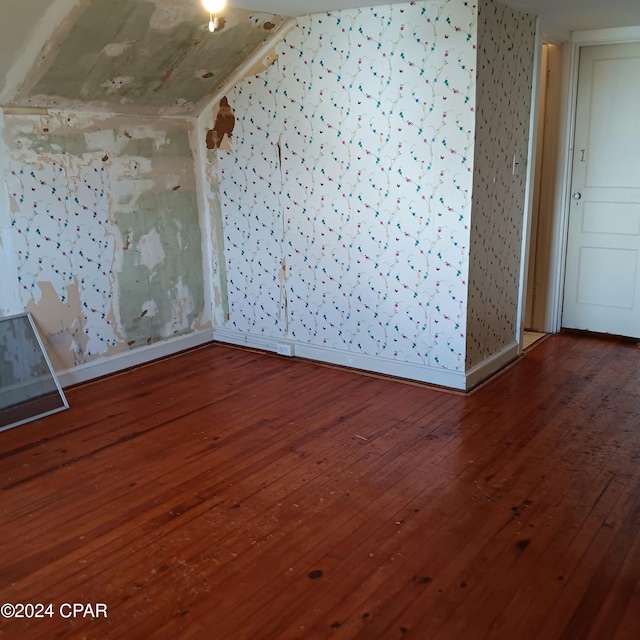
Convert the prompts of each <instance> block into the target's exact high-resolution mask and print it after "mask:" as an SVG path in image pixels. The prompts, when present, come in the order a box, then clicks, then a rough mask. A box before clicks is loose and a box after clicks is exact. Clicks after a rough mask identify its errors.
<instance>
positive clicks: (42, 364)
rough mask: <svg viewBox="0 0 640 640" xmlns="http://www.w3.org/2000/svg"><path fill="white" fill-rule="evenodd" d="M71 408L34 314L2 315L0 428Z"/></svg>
mask: <svg viewBox="0 0 640 640" xmlns="http://www.w3.org/2000/svg"><path fill="white" fill-rule="evenodd" d="M68 408H69V405H68V403H67V399H66V398H65V396H64V393H63V391H62V389H61V388H60V385H59V384H58V380H57V379H56V376H55V373H54V371H53V369H52V367H51V363H50V362H49V358H48V357H47V353H46V351H45V349H44V345H43V344H42V341H41V340H40V336H39V335H38V331H37V329H36V327H35V324H34V323H33V319H32V317H31V314H29V313H23V314H19V315H15V316H9V317H7V318H0V431H5V430H6V429H11V428H12V427H17V426H19V425H21V424H24V423H26V422H30V421H31V420H36V419H38V418H42V417H44V416H48V415H50V414H52V413H57V412H58V411H62V410H64V409H68Z"/></svg>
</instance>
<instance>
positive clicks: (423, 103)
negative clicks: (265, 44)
mask: <svg viewBox="0 0 640 640" xmlns="http://www.w3.org/2000/svg"><path fill="white" fill-rule="evenodd" d="M475 29H476V15H475V9H474V7H473V6H472V4H471V3H469V2H466V1H464V0H445V1H443V2H438V3H436V2H412V3H407V4H401V5H392V6H384V7H376V8H365V9H361V10H353V11H342V12H338V13H331V14H328V15H325V14H323V15H316V16H310V17H305V18H301V19H300V20H299V22H298V27H297V28H296V29H295V30H294V31H293V32H292V33H291V34H289V35H288V36H287V37H286V39H285V40H284V42H283V43H282V44H281V45H280V47H279V48H278V60H277V62H276V63H275V64H274V65H273V66H272V67H270V68H269V70H268V71H266V72H265V73H263V74H262V75H260V76H259V77H253V78H251V79H248V80H246V81H244V82H242V83H241V84H239V85H238V86H237V87H236V88H235V90H234V91H232V92H231V93H229V94H228V95H227V98H228V101H229V104H230V105H231V107H232V109H233V111H234V113H235V119H236V121H235V128H234V130H233V133H232V137H231V151H230V152H227V151H220V152H218V153H217V154H216V156H217V168H216V175H217V180H218V181H219V189H220V198H221V202H222V219H223V226H224V233H223V236H224V238H223V240H224V253H225V257H226V271H227V285H228V292H227V295H228V309H229V321H228V323H227V327H229V328H232V329H234V330H236V331H238V332H240V333H244V334H257V335H266V336H270V337H275V338H289V339H292V340H296V341H300V342H303V343H305V344H311V345H318V346H321V347H329V348H332V349H335V350H340V351H348V352H354V353H359V354H364V355H368V356H377V357H383V358H386V359H389V360H396V361H403V362H407V363H413V364H416V365H418V366H425V367H430V368H435V369H448V370H454V371H464V368H465V345H466V338H465V332H466V327H465V325H466V312H467V309H466V296H467V270H468V254H469V226H470V214H471V188H472V178H473V144H474V126H475V125H474V122H475V112H474V107H475V97H474V94H475V74H476V67H475V57H476V52H475ZM212 122H213V114H212V117H211V120H210V122H209V125H211V124H212ZM213 161H214V162H215V161H216V160H213Z"/></svg>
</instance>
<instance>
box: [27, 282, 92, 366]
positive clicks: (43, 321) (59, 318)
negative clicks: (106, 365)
mask: <svg viewBox="0 0 640 640" xmlns="http://www.w3.org/2000/svg"><path fill="white" fill-rule="evenodd" d="M38 288H39V289H40V300H39V301H38V302H37V303H36V302H35V300H31V301H30V302H29V304H28V305H27V309H26V310H27V311H28V312H30V313H31V315H33V317H34V320H35V322H36V324H37V325H38V328H39V329H40V330H42V331H44V334H45V339H46V341H47V342H48V343H49V344H50V345H51V347H53V348H52V349H48V353H49V357H50V359H51V364H52V365H53V368H54V369H55V370H56V371H62V370H65V369H70V368H72V367H75V366H78V365H80V364H84V363H85V362H86V361H87V358H86V352H87V344H88V342H89V337H88V336H87V335H86V333H85V326H86V319H85V318H84V316H83V314H82V302H81V300H80V292H79V283H78V278H74V279H73V283H72V284H70V285H69V286H68V287H67V289H66V295H65V300H64V302H63V301H62V300H61V299H60V298H59V297H58V294H57V293H56V291H55V289H54V287H53V284H52V283H51V282H38Z"/></svg>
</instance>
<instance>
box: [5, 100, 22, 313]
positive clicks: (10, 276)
mask: <svg viewBox="0 0 640 640" xmlns="http://www.w3.org/2000/svg"><path fill="white" fill-rule="evenodd" d="M4 129H5V123H4V111H3V110H2V109H0V176H6V175H7V172H8V169H9V152H8V150H7V149H6V147H5V144H4V137H3V133H4ZM17 270H18V262H17V260H16V251H15V247H14V245H13V234H12V232H11V210H10V206H9V192H8V190H7V185H6V182H5V181H4V180H2V179H1V178H0V316H2V317H6V316H12V315H15V314H17V313H21V312H22V311H24V309H23V307H22V303H21V301H20V293H19V290H18V271H17Z"/></svg>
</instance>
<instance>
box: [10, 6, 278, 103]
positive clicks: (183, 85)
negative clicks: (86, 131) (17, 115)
mask: <svg viewBox="0 0 640 640" xmlns="http://www.w3.org/2000/svg"><path fill="white" fill-rule="evenodd" d="M85 4H86V6H85V8H84V10H83V11H81V12H79V13H78V15H77V16H76V15H74V20H75V23H74V24H71V25H65V26H64V28H62V27H61V30H60V32H59V33H57V34H56V36H55V37H54V39H53V41H52V43H51V45H50V47H49V50H48V54H47V56H46V59H45V60H43V62H42V64H41V65H39V66H38V68H37V69H36V70H34V71H33V72H32V73H31V74H30V76H29V77H28V78H27V81H26V82H25V83H24V84H23V87H22V89H21V90H20V91H19V92H18V96H17V97H16V100H15V101H14V104H16V105H24V106H43V107H47V108H51V107H61V108H62V107H64V108H76V107H77V106H79V105H81V104H82V103H84V104H91V105H92V106H95V107H97V108H108V109H111V110H113V111H124V110H126V108H128V107H131V108H139V109H141V110H142V109H144V110H153V109H155V112H156V113H181V114H187V113H192V112H193V111H194V110H195V108H196V105H197V104H198V103H199V102H201V101H204V100H206V99H207V96H209V95H211V92H212V91H215V90H216V89H219V88H220V87H221V86H222V84H223V83H224V82H225V81H226V80H227V79H228V78H229V77H230V76H231V75H232V74H233V73H234V72H235V71H236V69H237V68H238V67H239V66H240V65H242V64H243V63H244V62H245V60H247V58H250V57H251V55H253V54H254V52H256V51H257V50H259V49H260V47H262V46H263V45H264V44H265V43H266V42H268V41H269V40H270V39H272V38H274V37H275V34H276V33H277V31H278V27H279V26H281V25H282V24H283V23H284V22H285V20H286V18H284V17H281V16H276V15H273V14H256V13H252V12H250V11H247V10H243V9H236V8H229V9H227V10H225V12H224V15H223V16H220V27H219V30H218V32H217V33H216V34H215V36H211V34H210V33H209V32H208V30H207V29H206V23H207V20H206V18H207V15H206V12H205V11H204V10H203V8H202V6H201V5H200V3H199V2H178V3H176V2H175V0H139V1H137V2H135V3H132V2H131V0H109V2H104V0H86V3H85ZM203 60H206V61H207V66H208V67H209V68H207V69H206V70H205V73H198V70H199V69H201V68H202V61H203ZM203 78H206V79H209V80H210V79H215V86H212V85H213V82H202V80H203Z"/></svg>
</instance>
